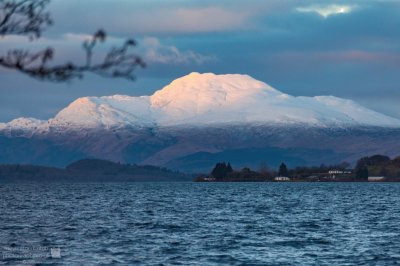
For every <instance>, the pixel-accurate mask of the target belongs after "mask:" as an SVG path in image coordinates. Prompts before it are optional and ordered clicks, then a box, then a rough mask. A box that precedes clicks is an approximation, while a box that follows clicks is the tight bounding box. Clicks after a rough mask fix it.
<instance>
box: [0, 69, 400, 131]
mask: <svg viewBox="0 0 400 266" xmlns="http://www.w3.org/2000/svg"><path fill="white" fill-rule="evenodd" d="M221 123H224V124H240V123H259V124H263V123H274V124H307V125H312V126H322V127H326V126H360V125H363V126H381V127H400V120H398V119H395V118H392V117H388V116H386V115H383V114H380V113H377V112H375V111H372V110H370V109H367V108H365V107H362V106H361V105H359V104H357V103H355V102H353V101H351V100H346V99H341V98H337V97H333V96H316V97H293V96H290V95H288V94H284V93H282V92H280V91H278V90H276V89H274V88H272V87H271V86H269V85H267V84H266V83H263V82H261V81H258V80H255V79H254V78H252V77H250V76H248V75H238V74H229V75H215V74H212V73H206V74H199V73H191V74H189V75H187V76H184V77H181V78H178V79H176V80H174V81H173V82H172V83H171V84H169V85H168V86H166V87H164V88H163V89H161V90H159V91H156V92H155V93H154V94H153V95H151V96H141V97H131V96H123V95H114V96H105V97H83V98H79V99H77V100H76V101H74V102H72V103H71V104H70V105H69V106H68V107H66V108H65V109H63V110H61V111H60V112H59V113H58V114H57V115H56V116H55V117H54V118H53V119H50V120H49V121H48V123H45V122H43V121H39V120H34V119H24V118H19V119H16V120H13V121H11V122H10V123H8V124H7V125H6V126H5V127H11V128H23V129H24V130H27V129H28V128H31V129H32V130H36V129H41V130H46V128H48V127H53V128H54V127H55V128H57V127H63V128H65V127H67V128H99V127H102V128H114V127H124V126H140V127H163V126H177V125H180V126H181V125H196V126H199V125H212V124H221Z"/></svg>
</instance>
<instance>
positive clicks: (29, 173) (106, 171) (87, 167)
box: [0, 159, 191, 182]
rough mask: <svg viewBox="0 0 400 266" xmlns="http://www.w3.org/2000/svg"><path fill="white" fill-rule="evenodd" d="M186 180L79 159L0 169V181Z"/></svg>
mask: <svg viewBox="0 0 400 266" xmlns="http://www.w3.org/2000/svg"><path fill="white" fill-rule="evenodd" d="M189 180H191V177H190V176H187V175H185V174H182V173H179V172H174V171H171V170H168V169H166V168H161V167H156V166H140V165H131V164H120V163H114V162H111V161H107V160H98V159H83V160H79V161H76V162H74V163H72V164H70V165H68V166H67V167H66V168H55V167H45V166H34V165H19V164H8V165H0V181H74V182H80V181H81V182H92V181H93V182H97V181H101V182H114V181H189Z"/></svg>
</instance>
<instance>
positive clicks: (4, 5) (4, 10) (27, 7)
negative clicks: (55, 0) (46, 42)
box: [0, 0, 53, 39]
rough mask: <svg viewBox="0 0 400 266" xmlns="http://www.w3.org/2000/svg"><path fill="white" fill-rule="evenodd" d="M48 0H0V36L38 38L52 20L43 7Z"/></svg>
mask: <svg viewBox="0 0 400 266" xmlns="http://www.w3.org/2000/svg"><path fill="white" fill-rule="evenodd" d="M49 2H50V0H33V1H32V0H0V37H3V36H5V35H9V34H16V35H25V36H29V37H30V38H31V39H34V38H40V35H41V33H42V32H43V31H44V30H45V29H46V28H47V26H50V25H51V24H52V23H53V21H52V20H51V18H50V14H49V13H48V12H46V11H45V8H46V6H47V4H48V3H49Z"/></svg>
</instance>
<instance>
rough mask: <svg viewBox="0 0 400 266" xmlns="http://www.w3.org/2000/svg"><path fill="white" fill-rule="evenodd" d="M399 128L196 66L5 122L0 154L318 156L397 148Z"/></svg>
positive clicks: (374, 116) (53, 157) (347, 106)
mask: <svg viewBox="0 0 400 266" xmlns="http://www.w3.org/2000/svg"><path fill="white" fill-rule="evenodd" d="M399 138H400V120H398V119H395V118H392V117H389V116H386V115H384V114H380V113H378V112H375V111H372V110H370V109H368V108H365V107H363V106H361V105H359V104H357V103H355V102H354V101H351V100H347V99H341V98H337V97H333V96H316V97H294V96H290V95H288V94H285V93H282V92H280V91H279V90H277V89H274V88H272V87H271V86H269V85H267V84H266V83H263V82H261V81H258V80H255V79H254V78H252V77H250V76H248V75H237V74H233V75H232V74H229V75H215V74H212V73H206V74H199V73H191V74H189V75H187V76H184V77H181V78H178V79H176V80H174V81H173V82H171V83H170V84H169V85H167V86H166V87H164V88H163V89H161V90H159V91H156V92H155V93H154V94H153V95H151V96H140V97H131V96H123V95H114V96H105V97H83V98H79V99H77V100H76V101H74V102H72V103H71V104H70V105H68V106H67V107H66V108H64V109H63V110H61V111H60V112H59V113H58V114H57V115H56V116H55V117H54V118H51V119H49V120H47V121H43V120H37V119H34V118H18V119H15V120H13V121H11V122H9V123H0V163H1V162H7V163H10V162H16V163H37V164H50V165H58V166H62V165H66V164H68V163H70V162H72V161H74V160H77V159H81V158H88V157H92V158H93V157H95V158H102V159H108V160H114V161H120V162H127V163H132V162H134V163H139V164H153V165H162V166H167V167H172V168H176V169H183V170H204V169H209V168H210V167H211V166H212V165H213V164H214V163H215V161H217V160H230V161H231V162H234V163H235V164H236V165H242V166H244V165H247V166H254V165H257V164H258V163H260V162H267V163H268V164H269V165H275V164H278V163H280V162H281V161H285V162H287V163H289V165H292V166H293V165H296V164H297V165H299V164H300V165H307V164H308V165H318V164H321V163H337V162H340V161H343V160H347V161H350V162H354V160H355V159H357V158H359V157H360V156H365V155H372V154H375V153H382V154H386V155H399V154H400V143H399V141H398V139H399Z"/></svg>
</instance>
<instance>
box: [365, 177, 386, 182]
mask: <svg viewBox="0 0 400 266" xmlns="http://www.w3.org/2000/svg"><path fill="white" fill-rule="evenodd" d="M383 180H385V177H384V176H369V177H368V182H379V181H383Z"/></svg>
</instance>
